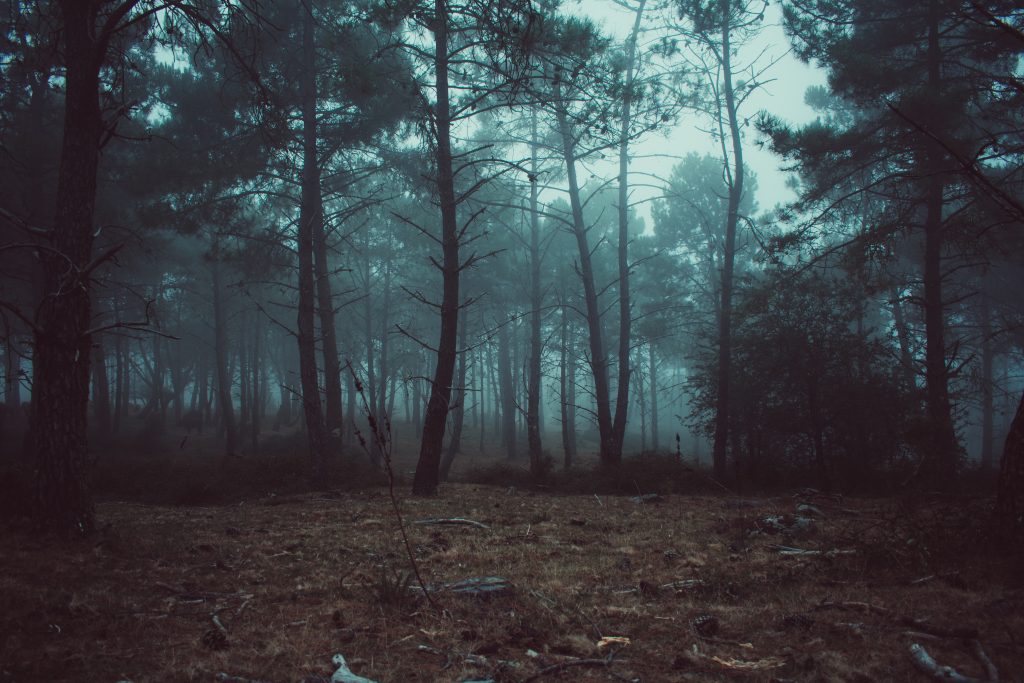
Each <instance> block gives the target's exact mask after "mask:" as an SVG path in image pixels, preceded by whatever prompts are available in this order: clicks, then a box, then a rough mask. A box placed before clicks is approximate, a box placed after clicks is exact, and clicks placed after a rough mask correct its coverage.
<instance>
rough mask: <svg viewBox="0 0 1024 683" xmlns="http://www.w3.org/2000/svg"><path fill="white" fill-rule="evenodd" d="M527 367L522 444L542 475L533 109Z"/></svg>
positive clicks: (534, 117)
mask: <svg viewBox="0 0 1024 683" xmlns="http://www.w3.org/2000/svg"><path fill="white" fill-rule="evenodd" d="M530 138H531V140H530V141H531V144H530V361H529V363H530V366H529V370H528V372H527V375H528V378H527V388H526V391H527V397H526V442H527V447H528V449H529V452H530V473H531V474H532V475H533V476H534V477H542V476H544V474H545V472H546V470H547V463H545V462H544V452H543V444H542V443H541V436H540V362H541V354H542V353H543V349H542V347H541V329H540V324H541V307H542V306H543V305H544V301H543V292H542V290H541V286H540V268H541V263H540V258H541V254H540V211H539V209H538V188H537V174H538V173H539V172H540V169H539V167H538V164H537V145H538V142H537V110H536V109H534V110H533V112H532V113H531V116H530Z"/></svg>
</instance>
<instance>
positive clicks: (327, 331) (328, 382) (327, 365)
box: [305, 10, 344, 455]
mask: <svg viewBox="0 0 1024 683" xmlns="http://www.w3.org/2000/svg"><path fill="white" fill-rule="evenodd" d="M305 11H306V12H307V14H308V12H309V10H305ZM310 68H315V65H310ZM315 73H316V72H315V71H314V74H315ZM314 78H315V75H314ZM314 106H315V104H314ZM314 194H315V195H316V197H315V198H314V199H313V201H314V202H315V203H317V204H319V205H320V207H321V208H320V210H319V212H318V213H319V218H318V219H316V220H314V221H313V226H312V227H313V259H314V265H315V268H316V297H317V311H318V313H319V317H320V337H321V339H320V343H321V344H322V353H323V357H324V421H325V427H326V429H327V434H328V437H329V438H328V442H327V443H328V444H329V445H328V449H329V450H330V451H331V454H332V455H336V454H337V451H338V448H337V447H338V446H339V445H340V444H341V436H342V431H343V428H344V424H343V416H342V410H341V360H340V358H339V356H338V333H337V330H336V329H335V324H334V297H333V295H332V293H331V271H330V264H329V261H328V258H327V235H326V229H325V226H324V220H323V199H322V197H320V195H321V191H320V182H319V165H318V166H317V186H316V189H315V192H314Z"/></svg>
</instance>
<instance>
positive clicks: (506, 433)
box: [498, 321, 517, 460]
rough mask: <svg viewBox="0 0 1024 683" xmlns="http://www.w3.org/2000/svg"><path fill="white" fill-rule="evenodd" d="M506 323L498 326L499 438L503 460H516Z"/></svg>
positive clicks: (512, 388)
mask: <svg viewBox="0 0 1024 683" xmlns="http://www.w3.org/2000/svg"><path fill="white" fill-rule="evenodd" d="M508 325H509V323H508V321H504V322H502V323H501V324H500V325H499V326H498V390H499V391H500V393H501V436H502V443H503V444H504V445H505V458H506V459H508V460H514V459H515V458H516V455H517V453H516V408H515V401H516V399H515V393H514V392H515V389H514V387H513V382H514V381H515V379H514V377H513V374H512V358H511V355H512V349H511V344H510V343H509V338H508Z"/></svg>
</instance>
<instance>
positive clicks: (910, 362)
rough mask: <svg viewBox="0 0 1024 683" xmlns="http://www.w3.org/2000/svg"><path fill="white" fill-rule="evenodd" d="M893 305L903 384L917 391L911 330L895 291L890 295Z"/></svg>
mask: <svg viewBox="0 0 1024 683" xmlns="http://www.w3.org/2000/svg"><path fill="white" fill-rule="evenodd" d="M890 298H891V302H890V303H891V304H892V320H893V325H894V326H895V327H896V339H897V340H898V341H899V345H900V366H901V367H902V368H903V382H904V384H906V385H907V390H908V391H914V390H915V389H917V370H916V368H915V367H914V356H913V354H912V353H911V352H910V329H909V328H908V327H907V316H906V315H904V312H903V303H902V301H901V300H900V294H899V292H898V291H896V290H895V289H893V290H892V292H891V294H890Z"/></svg>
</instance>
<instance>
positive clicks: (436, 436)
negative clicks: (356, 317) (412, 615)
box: [412, 0, 462, 495]
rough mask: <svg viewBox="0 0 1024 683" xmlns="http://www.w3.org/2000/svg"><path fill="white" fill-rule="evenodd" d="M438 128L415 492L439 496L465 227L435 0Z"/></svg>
mask: <svg viewBox="0 0 1024 683" xmlns="http://www.w3.org/2000/svg"><path fill="white" fill-rule="evenodd" d="M434 29H435V30H434V75H435V79H434V84H435V88H434V89H435V92H436V97H437V102H436V104H435V106H434V130H435V131H436V134H437V146H436V148H435V152H436V158H437V169H436V172H437V195H438V201H439V202H440V204H441V251H442V261H441V273H442V280H443V291H442V294H441V321H440V322H441V333H440V339H439V340H438V344H437V367H436V368H435V370H434V381H433V382H432V383H431V385H430V399H429V401H428V402H427V414H426V419H425V420H424V423H423V438H422V440H421V441H420V457H419V462H418V463H417V464H416V475H415V478H414V480H413V487H412V490H413V493H414V494H417V495H433V494H434V492H435V491H436V490H437V484H438V479H439V476H440V466H441V448H442V446H443V445H444V431H445V423H446V422H447V418H448V405H449V404H450V402H451V395H452V378H453V376H454V375H455V355H456V343H457V341H458V340H457V333H458V326H459V272H460V270H461V268H462V264H460V263H459V226H458V218H457V216H456V203H455V176H454V172H453V170H452V145H451V115H450V110H449V102H448V5H447V3H446V2H445V0H434Z"/></svg>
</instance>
